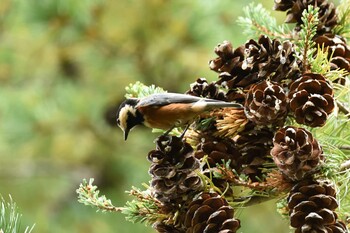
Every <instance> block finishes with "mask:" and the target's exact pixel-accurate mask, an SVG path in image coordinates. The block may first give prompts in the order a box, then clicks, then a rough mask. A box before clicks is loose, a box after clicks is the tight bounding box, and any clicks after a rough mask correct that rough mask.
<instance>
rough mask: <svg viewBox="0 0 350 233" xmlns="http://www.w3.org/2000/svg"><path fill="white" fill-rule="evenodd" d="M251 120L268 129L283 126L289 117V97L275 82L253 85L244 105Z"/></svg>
mask: <svg viewBox="0 0 350 233" xmlns="http://www.w3.org/2000/svg"><path fill="white" fill-rule="evenodd" d="M244 107H245V113H246V116H247V118H248V119H249V120H251V121H252V122H254V123H255V124H257V125H263V126H268V127H280V126H283V124H284V121H285V119H286V116H287V113H288V111H287V107H288V102H287V96H286V93H285V92H284V90H283V88H282V87H281V86H280V85H279V84H278V83H275V82H270V81H262V82H260V83H258V84H254V85H252V87H251V88H250V90H249V92H248V93H247V97H246V101H245V104H244Z"/></svg>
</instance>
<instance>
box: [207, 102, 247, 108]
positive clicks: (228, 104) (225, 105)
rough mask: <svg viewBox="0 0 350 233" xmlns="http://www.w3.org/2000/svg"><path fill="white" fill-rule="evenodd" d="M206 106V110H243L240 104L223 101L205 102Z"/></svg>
mask: <svg viewBox="0 0 350 233" xmlns="http://www.w3.org/2000/svg"><path fill="white" fill-rule="evenodd" d="M206 104H207V107H208V108H243V105H242V104H239V103H233V102H225V101H215V102H206Z"/></svg>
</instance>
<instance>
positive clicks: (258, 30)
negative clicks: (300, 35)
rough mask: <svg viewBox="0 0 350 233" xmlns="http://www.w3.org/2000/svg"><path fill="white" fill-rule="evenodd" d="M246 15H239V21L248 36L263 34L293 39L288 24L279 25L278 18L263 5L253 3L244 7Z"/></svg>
mask: <svg viewBox="0 0 350 233" xmlns="http://www.w3.org/2000/svg"><path fill="white" fill-rule="evenodd" d="M243 11H244V14H245V17H239V18H238V20H237V23H238V24H240V25H241V27H242V28H243V29H244V31H243V32H244V33H245V34H246V35H247V36H248V37H252V38H254V37H255V38H257V37H258V36H260V35H261V34H263V35H267V36H269V37H272V38H281V39H292V34H291V32H290V29H289V28H288V26H287V25H285V24H283V25H277V22H276V19H275V18H273V17H272V16H271V15H270V13H269V12H268V11H267V10H266V9H265V8H264V7H263V6H262V5H261V4H258V5H255V4H254V3H251V4H250V5H248V6H247V7H245V8H244V9H243Z"/></svg>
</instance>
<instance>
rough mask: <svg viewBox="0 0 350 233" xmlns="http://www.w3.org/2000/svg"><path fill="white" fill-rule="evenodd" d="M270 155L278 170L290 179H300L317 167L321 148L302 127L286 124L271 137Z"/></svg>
mask: <svg viewBox="0 0 350 233" xmlns="http://www.w3.org/2000/svg"><path fill="white" fill-rule="evenodd" d="M273 144H274V147H273V148H272V150H271V155H272V157H273V160H274V161H275V163H276V165H277V167H278V168H279V169H280V171H281V172H282V173H283V174H284V175H286V176H287V177H288V178H289V179H291V180H302V179H304V178H305V177H307V176H309V175H311V174H313V173H315V172H316V170H317V169H318V167H319V165H320V162H321V160H322V159H323V155H322V149H321V147H320V145H319V144H318V142H317V141H316V139H314V138H313V136H312V134H311V133H310V132H309V131H307V130H306V129H303V128H296V127H293V126H286V127H284V128H282V129H280V130H278V131H277V132H276V134H275V137H274V138H273Z"/></svg>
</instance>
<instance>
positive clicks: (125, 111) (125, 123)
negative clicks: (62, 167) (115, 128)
mask: <svg viewBox="0 0 350 233" xmlns="http://www.w3.org/2000/svg"><path fill="white" fill-rule="evenodd" d="M138 102H139V100H138V99H127V100H125V101H124V102H123V103H122V104H121V105H120V107H119V109H118V113H117V123H118V125H119V127H120V128H121V129H122V130H123V131H124V138H125V140H126V139H127V137H128V134H129V131H130V130H131V129H132V128H133V127H135V126H136V125H140V124H142V123H143V121H144V118H143V116H142V114H141V113H140V111H138V110H137V109H136V108H135V106H136V104H137V103H138Z"/></svg>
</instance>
